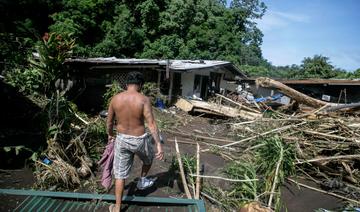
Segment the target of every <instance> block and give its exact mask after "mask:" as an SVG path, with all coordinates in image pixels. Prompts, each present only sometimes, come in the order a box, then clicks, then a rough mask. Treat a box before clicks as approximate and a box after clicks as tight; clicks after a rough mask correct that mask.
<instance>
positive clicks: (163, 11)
mask: <svg viewBox="0 0 360 212" xmlns="http://www.w3.org/2000/svg"><path fill="white" fill-rule="evenodd" d="M17 4H18V5H20V6H22V7H30V8H33V10H34V11H37V12H38V14H39V15H38V16H41V17H42V18H43V20H42V21H41V19H39V17H37V15H36V14H35V12H32V13H28V14H26V15H24V16H19V17H16V16H13V15H11V14H12V13H11V14H10V12H14V13H16V5H17ZM34 5H37V6H38V8H39V10H37V8H36V7H35V6H34ZM4 6H5V7H9V8H10V12H8V13H7V16H8V19H6V20H5V22H6V23H3V25H2V26H3V30H4V32H6V33H7V34H8V35H10V34H11V35H13V36H14V39H18V38H21V39H25V38H30V39H31V40H32V42H34V40H35V38H39V37H40V36H39V35H42V34H43V33H44V32H46V31H51V32H57V33H58V34H73V36H74V37H75V38H76V39H77V44H78V46H77V48H76V49H75V55H76V56H116V57H120V58H123V57H127V58H133V57H138V58H174V59H175V58H181V59H221V60H230V61H232V62H234V63H236V64H238V65H253V66H258V65H261V64H264V63H265V61H264V60H263V58H262V55H261V49H260V45H261V43H262V33H261V31H260V30H259V29H258V28H257V27H256V24H255V21H256V19H259V18H261V17H262V15H263V14H264V12H265V9H266V7H265V5H264V3H262V2H261V1H260V0H251V1H239V0H234V1H232V3H231V4H230V6H227V4H226V1H221V0H162V1H160V0H136V1H128V0H125V1H115V0H77V1H75V0H63V1H54V2H49V1H46V0H37V1H34V2H32V3H28V2H26V1H20V2H18V3H13V2H11V1H9V0H8V1H5V3H4ZM11 10H12V11H11ZM13 23H21V24H20V25H19V27H15V28H14V27H13V25H12V24H13ZM20 26H22V27H23V28H25V29H26V30H28V31H32V33H31V34H30V33H28V34H27V33H20V31H21V30H20V29H19V28H20ZM5 37H8V36H5ZM9 39H10V38H9ZM21 39H20V40H21ZM18 40H19V39H18ZM3 44H4V45H5V42H4V43H3ZM30 46H31V45H30ZM7 47H8V48H4V50H3V52H2V53H4V54H5V50H7V49H14V48H18V47H17V46H13V47H12V46H7Z"/></svg>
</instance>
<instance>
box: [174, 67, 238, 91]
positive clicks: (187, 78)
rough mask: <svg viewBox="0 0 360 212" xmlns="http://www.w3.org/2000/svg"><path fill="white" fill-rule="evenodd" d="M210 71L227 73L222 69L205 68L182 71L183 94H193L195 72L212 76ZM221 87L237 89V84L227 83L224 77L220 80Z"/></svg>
mask: <svg viewBox="0 0 360 212" xmlns="http://www.w3.org/2000/svg"><path fill="white" fill-rule="evenodd" d="M210 72H215V73H222V74H224V73H225V71H224V70H221V69H203V70H200V71H192V72H184V73H182V74H181V84H182V93H181V95H182V96H192V94H193V89H194V79H195V74H197V75H202V76H209V77H210ZM220 88H224V89H227V90H231V91H232V90H234V91H235V89H236V85H234V84H229V83H227V81H225V80H224V79H223V77H222V78H221V81H220Z"/></svg>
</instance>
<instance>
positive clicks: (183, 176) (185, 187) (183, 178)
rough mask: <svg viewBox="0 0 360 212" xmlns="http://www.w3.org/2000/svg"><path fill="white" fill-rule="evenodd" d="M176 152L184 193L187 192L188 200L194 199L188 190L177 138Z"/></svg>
mask: <svg viewBox="0 0 360 212" xmlns="http://www.w3.org/2000/svg"><path fill="white" fill-rule="evenodd" d="M175 150H176V157H177V160H178V163H179V169H180V176H181V181H182V184H183V186H184V191H185V194H186V197H187V198H188V199H192V198H191V194H190V191H189V188H188V184H187V183H186V177H185V172H184V167H183V164H182V161H181V155H180V150H179V145H178V143H177V140H176V137H175Z"/></svg>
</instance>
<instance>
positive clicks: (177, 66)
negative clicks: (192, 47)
mask: <svg viewBox="0 0 360 212" xmlns="http://www.w3.org/2000/svg"><path fill="white" fill-rule="evenodd" d="M66 63H95V64H126V65H130V64H136V65H141V64H143V65H146V64H155V65H159V66H166V64H167V60H154V59H119V58H116V57H97V58H75V59H66ZM227 64H231V63H230V62H227V61H220V60H169V65H170V66H169V67H170V69H173V70H192V69H201V68H210V67H214V66H221V65H227Z"/></svg>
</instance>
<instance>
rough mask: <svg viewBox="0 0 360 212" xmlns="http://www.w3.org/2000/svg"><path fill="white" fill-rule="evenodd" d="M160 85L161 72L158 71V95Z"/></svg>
mask: <svg viewBox="0 0 360 212" xmlns="http://www.w3.org/2000/svg"><path fill="white" fill-rule="evenodd" d="M160 83H161V71H160V70H158V78H157V88H158V92H159V93H160Z"/></svg>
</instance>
